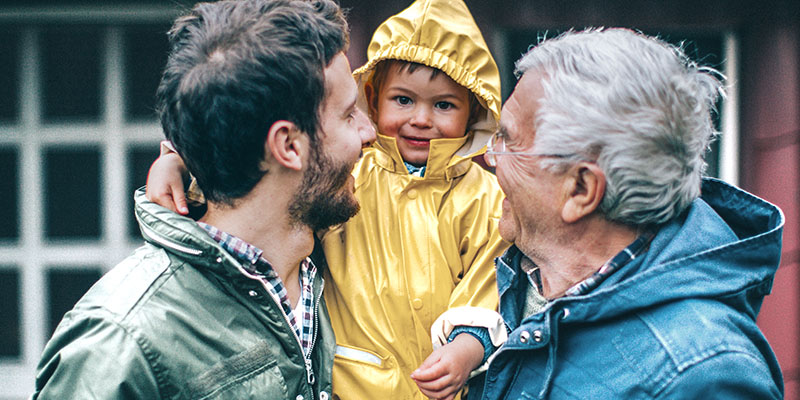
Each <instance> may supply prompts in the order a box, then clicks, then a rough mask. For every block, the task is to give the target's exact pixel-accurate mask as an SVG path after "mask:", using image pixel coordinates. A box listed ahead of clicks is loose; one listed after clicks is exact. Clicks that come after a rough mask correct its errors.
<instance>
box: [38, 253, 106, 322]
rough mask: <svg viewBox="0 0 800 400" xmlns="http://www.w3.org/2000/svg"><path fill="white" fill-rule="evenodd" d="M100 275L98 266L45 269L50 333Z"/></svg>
mask: <svg viewBox="0 0 800 400" xmlns="http://www.w3.org/2000/svg"><path fill="white" fill-rule="evenodd" d="M101 275H102V272H101V268H100V267H90V268H86V269H79V270H74V269H73V270H67V269H55V268H52V269H50V270H49V271H47V278H46V280H47V294H48V298H47V299H48V302H49V303H48V305H47V310H48V317H49V320H50V326H49V327H50V331H49V333H50V335H52V334H53V332H54V331H55V330H56V326H58V323H59V322H61V318H63V317H64V314H66V313H67V311H69V310H71V309H72V307H74V306H75V303H77V302H78V300H80V298H81V297H83V295H84V293H86V291H87V290H89V288H90V287H92V285H94V283H95V282H97V280H98V279H100V276H101Z"/></svg>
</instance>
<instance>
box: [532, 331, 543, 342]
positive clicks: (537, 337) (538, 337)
mask: <svg viewBox="0 0 800 400" xmlns="http://www.w3.org/2000/svg"><path fill="white" fill-rule="evenodd" d="M533 341H534V342H536V343H539V342H541V341H542V331H540V330H538V329H537V330H535V331H533Z"/></svg>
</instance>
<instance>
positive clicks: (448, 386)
mask: <svg viewBox="0 0 800 400" xmlns="http://www.w3.org/2000/svg"><path fill="white" fill-rule="evenodd" d="M484 354H485V351H484V346H483V344H481V342H480V341H479V340H478V339H477V338H475V337H474V336H472V335H471V334H469V333H460V334H456V335H455V337H454V338H453V339H452V341H451V342H450V343H447V344H446V345H444V346H442V347H439V348H438V349H436V350H434V351H433V352H432V353H431V355H430V356H428V358H426V359H425V361H424V362H423V363H422V365H420V367H419V368H417V370H416V371H414V372H413V373H412V374H411V379H414V381H415V382H416V383H417V386H418V387H419V390H420V391H421V392H422V393H423V394H424V395H426V396H428V397H429V398H432V399H444V400H450V399H452V398H454V397H455V395H456V394H458V392H459V391H460V390H461V388H462V387H463V386H464V384H465V383H466V382H467V378H468V377H469V375H470V372H471V371H472V370H474V369H475V368H477V367H478V366H479V365H480V364H481V363H482V362H483V359H484Z"/></svg>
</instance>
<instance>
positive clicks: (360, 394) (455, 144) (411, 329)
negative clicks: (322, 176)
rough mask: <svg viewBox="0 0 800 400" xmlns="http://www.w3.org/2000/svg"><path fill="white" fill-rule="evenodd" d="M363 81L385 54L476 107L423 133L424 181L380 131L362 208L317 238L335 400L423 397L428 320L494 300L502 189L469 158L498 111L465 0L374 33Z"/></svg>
mask: <svg viewBox="0 0 800 400" xmlns="http://www.w3.org/2000/svg"><path fill="white" fill-rule="evenodd" d="M368 57H369V61H368V62H367V64H366V65H364V66H363V67H361V68H359V69H358V70H356V71H355V72H354V75H355V76H356V79H357V80H358V81H359V86H360V88H361V89H362V90H361V95H362V103H361V104H362V105H363V104H365V103H363V86H364V82H366V81H368V80H369V79H370V78H371V75H372V72H373V69H374V67H375V65H376V64H377V63H378V62H379V61H381V60H385V59H400V60H407V61H414V62H418V63H421V64H424V65H427V66H430V67H434V68H438V69H440V70H442V71H444V72H445V73H447V75H449V76H450V77H451V78H453V80H455V81H456V82H457V83H459V84H461V85H462V86H464V87H466V88H468V89H469V90H471V91H472V92H473V93H475V95H476V96H477V97H478V99H479V101H480V103H481V105H483V107H484V111H483V112H482V114H484V113H485V114H484V115H482V118H481V121H479V122H478V123H476V124H474V125H473V126H472V127H470V132H469V133H468V134H467V135H466V136H464V137H461V138H455V139H436V140H432V141H431V145H430V152H429V154H430V155H429V158H428V163H427V168H426V171H425V176H424V177H416V176H412V175H410V174H409V173H408V172H407V170H406V167H405V165H404V163H403V160H402V158H401V156H400V153H399V151H398V149H397V147H396V143H395V139H394V138H390V137H387V136H383V135H380V134H379V135H378V140H377V142H376V143H375V145H374V146H373V147H372V148H369V149H366V150H365V154H364V157H362V159H361V160H360V161H359V163H358V164H357V165H356V168H355V170H354V172H353V175H354V176H355V190H356V192H355V193H356V196H357V197H358V199H359V201H360V203H361V211H360V212H359V214H358V215H356V216H355V217H354V218H352V219H351V220H350V221H348V222H346V223H345V224H344V225H342V226H339V227H337V228H334V229H332V230H330V231H328V232H327V233H326V234H325V235H324V236H323V237H322V242H323V246H324V250H325V257H326V259H327V261H328V265H329V269H328V271H327V274H328V276H327V277H326V287H325V291H324V295H325V300H326V302H327V305H328V310H329V312H330V317H331V322H332V325H333V329H334V331H335V333H336V342H337V354H336V358H335V361H334V371H333V392H334V398H336V397H338V398H341V399H425V398H426V397H425V396H424V395H423V394H422V393H421V392H420V391H419V389H418V388H417V386H416V384H415V383H414V381H413V380H412V379H411V378H410V376H409V375H410V374H411V372H412V371H414V370H415V369H416V368H417V367H419V365H420V364H422V362H423V361H424V360H425V358H427V357H428V355H430V353H431V351H432V345H431V333H430V329H431V324H432V323H433V321H434V320H435V319H436V318H437V317H438V316H439V315H440V314H441V313H442V312H444V311H446V310H448V309H450V308H452V307H458V306H476V307H485V308H489V309H492V310H496V308H497V287H496V283H495V273H494V263H493V259H494V257H496V256H499V255H501V254H502V252H503V251H504V250H505V249H506V247H507V246H508V244H507V243H505V242H504V241H502V239H501V238H500V236H499V234H498V231H497V223H498V221H499V218H500V215H501V212H502V211H501V202H502V199H503V194H502V193H501V191H500V188H499V186H498V185H497V180H496V178H495V177H494V175H492V174H490V173H489V172H487V171H485V170H484V169H482V168H481V167H480V166H479V165H477V164H475V163H474V162H472V161H471V157H473V156H476V155H479V154H482V152H483V151H484V145H485V143H486V140H487V139H488V135H489V134H490V133H491V132H492V131H493V130H494V129H495V127H496V124H497V120H498V119H499V114H500V76H499V72H498V70H497V66H496V64H495V62H494V60H493V59H492V57H491V54H490V53H489V50H488V48H487V46H486V43H485V42H484V40H483V37H482V35H481V33H480V31H479V30H478V27H477V25H476V24H475V22H474V20H473V18H472V16H471V15H470V13H469V10H468V9H467V7H466V5H465V4H464V3H463V2H462V1H461V0H422V1H416V2H415V3H414V4H412V5H411V6H410V7H409V8H408V9H406V10H404V11H402V12H401V13H400V14H397V15H395V16H393V17H391V18H390V19H388V20H387V21H386V22H384V23H383V24H382V25H381V26H380V27H378V29H377V30H376V32H375V34H374V36H373V39H372V42H371V43H370V46H369V49H368Z"/></svg>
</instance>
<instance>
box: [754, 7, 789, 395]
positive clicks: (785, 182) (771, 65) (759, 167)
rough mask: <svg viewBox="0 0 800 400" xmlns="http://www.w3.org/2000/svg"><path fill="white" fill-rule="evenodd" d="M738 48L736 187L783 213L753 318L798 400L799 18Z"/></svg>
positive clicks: (763, 29) (764, 29) (760, 31)
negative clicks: (779, 248)
mask: <svg viewBox="0 0 800 400" xmlns="http://www.w3.org/2000/svg"><path fill="white" fill-rule="evenodd" d="M744 38H745V41H744V43H743V46H742V58H741V59H742V60H743V63H742V71H741V77H742V102H741V104H742V132H743V135H742V136H743V137H742V151H743V153H742V165H741V167H742V175H743V176H742V186H743V187H744V188H745V189H747V190H749V191H751V192H753V193H755V194H757V195H759V196H761V197H763V198H764V199H766V200H768V201H770V202H773V203H775V204H777V205H778V206H779V207H781V209H782V210H783V212H784V214H785V216H786V226H785V228H784V234H783V256H782V260H781V266H780V268H779V269H778V274H777V276H776V277H775V283H774V286H773V291H772V294H771V295H770V296H768V297H767V298H766V300H765V302H764V305H763V307H762V308H761V313H760V314H759V318H758V323H759V326H760V327H761V329H762V330H763V331H764V334H765V335H766V336H767V340H769V342H770V344H771V345H772V348H773V349H774V350H775V353H776V354H777V355H778V362H779V363H780V364H781V369H782V370H783V374H784V382H785V385H786V398H787V399H800V322H799V321H800V296H798V294H800V267H798V263H800V257H799V256H798V255H799V254H800V248H799V247H800V237H798V234H800V229H798V228H800V226H799V224H798V221H800V219H798V214H799V213H800V207H798V200H800V193H798V191H800V190H799V189H798V188H800V22H798V20H794V21H792V22H789V21H787V22H784V23H781V22H780V21H777V22H776V23H775V24H763V25H761V26H759V27H757V28H755V29H750V30H749V31H747V32H746V35H745V36H744Z"/></svg>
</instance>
